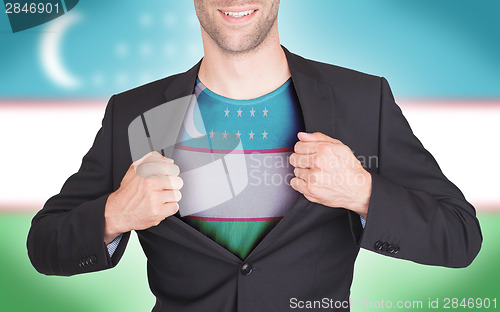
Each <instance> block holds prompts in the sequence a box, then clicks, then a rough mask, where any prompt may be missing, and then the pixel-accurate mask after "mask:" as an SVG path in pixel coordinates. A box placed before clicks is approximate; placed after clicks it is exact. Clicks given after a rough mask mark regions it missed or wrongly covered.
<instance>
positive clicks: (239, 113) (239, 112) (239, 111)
mask: <svg viewBox="0 0 500 312" xmlns="http://www.w3.org/2000/svg"><path fill="white" fill-rule="evenodd" d="M236 112H238V117H241V113H243V111H242V110H241V108H238V110H237V111H236Z"/></svg>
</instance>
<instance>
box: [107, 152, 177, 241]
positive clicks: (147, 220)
mask: <svg viewBox="0 0 500 312" xmlns="http://www.w3.org/2000/svg"><path fill="white" fill-rule="evenodd" d="M179 172H180V170H179V167H178V166H177V165H175V164H174V161H173V160H172V159H170V158H166V157H164V156H162V155H160V154H159V153H158V152H150V153H148V154H147V155H145V156H144V157H142V158H141V159H139V160H137V161H135V162H134V163H133V164H132V165H130V167H129V169H128V171H127V173H126V174H125V176H124V177H123V179H122V182H121V184H120V188H118V190H116V191H115V192H113V193H111V194H110V195H109V197H108V200H107V202H106V207H105V211H104V217H105V228H104V242H105V243H106V244H109V243H110V242H112V241H113V240H114V239H115V238H116V237H117V236H118V235H120V234H122V233H125V232H129V231H131V230H144V229H148V228H150V227H153V226H156V225H158V224H159V223H160V222H161V221H162V220H163V219H165V218H166V217H169V216H171V215H173V214H175V213H176V212H177V211H178V210H179V204H178V203H177V202H178V201H179V200H180V199H181V192H180V191H179V190H180V189H181V187H182V185H183V181H182V179H181V178H180V177H179V176H178V175H179Z"/></svg>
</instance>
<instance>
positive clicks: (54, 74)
mask: <svg viewBox="0 0 500 312" xmlns="http://www.w3.org/2000/svg"><path fill="white" fill-rule="evenodd" d="M80 20H81V16H80V15H79V14H77V13H74V12H71V14H65V15H63V16H61V17H58V18H57V19H55V20H54V21H52V22H51V23H49V24H48V27H47V28H46V33H44V34H43V35H42V38H41V42H40V59H41V63H42V68H43V69H44V71H45V73H46V74H47V76H48V77H49V78H50V79H51V80H52V81H53V82H54V83H56V84H57V85H58V86H60V87H63V88H68V89H74V88H77V87H79V86H80V84H81V81H80V80H79V79H78V78H76V77H75V76H73V75H71V74H70V73H69V71H68V70H67V69H66V68H65V67H64V65H63V64H62V62H61V60H62V57H61V43H62V39H63V37H64V34H65V33H66V31H67V30H68V29H69V28H70V27H71V26H72V25H74V24H75V23H77V22H78V21H80Z"/></svg>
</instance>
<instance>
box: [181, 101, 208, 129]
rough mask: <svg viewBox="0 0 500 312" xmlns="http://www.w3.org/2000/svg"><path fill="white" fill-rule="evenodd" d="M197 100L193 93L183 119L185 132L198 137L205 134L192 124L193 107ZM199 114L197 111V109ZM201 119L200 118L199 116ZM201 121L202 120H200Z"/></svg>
mask: <svg viewBox="0 0 500 312" xmlns="http://www.w3.org/2000/svg"><path fill="white" fill-rule="evenodd" d="M197 104H198V102H197V101H196V95H193V96H192V98H191V103H189V107H188V110H187V112H186V118H185V119H184V129H186V132H187V133H188V134H189V135H190V136H191V137H192V138H195V139H196V138H200V137H202V136H204V135H205V134H203V133H200V132H199V131H198V129H196V126H195V124H194V114H195V112H194V108H195V106H197ZM197 113H198V114H199V111H197ZM200 120H201V118H200ZM201 122H202V123H203V120H201Z"/></svg>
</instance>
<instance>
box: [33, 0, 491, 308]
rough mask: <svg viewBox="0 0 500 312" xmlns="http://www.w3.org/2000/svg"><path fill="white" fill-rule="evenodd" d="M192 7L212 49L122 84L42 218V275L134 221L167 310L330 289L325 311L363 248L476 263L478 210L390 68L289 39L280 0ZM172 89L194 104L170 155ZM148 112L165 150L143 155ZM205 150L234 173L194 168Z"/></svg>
mask: <svg viewBox="0 0 500 312" xmlns="http://www.w3.org/2000/svg"><path fill="white" fill-rule="evenodd" d="M194 4H195V9H196V14H197V16H198V19H199V22H200V25H201V34H202V39H203V46H204V57H203V59H202V60H201V61H200V62H199V63H198V64H196V65H195V66H194V67H193V68H191V69H190V70H188V71H187V72H185V73H182V74H179V75H175V76H171V77H167V78H165V79H162V80H159V81H155V82H152V83H150V84H147V85H144V86H141V87H139V88H136V89H133V90H130V91H127V92H124V93H121V94H117V95H114V96H113V97H112V98H111V99H110V101H109V103H108V106H107V108H106V112H105V116H104V118H103V122H102V128H101V129H100V131H99V132H98V134H97V136H96V139H95V141H94V144H93V146H92V147H91V149H90V150H89V152H88V153H87V155H85V157H84V158H83V161H82V165H81V167H80V169H79V171H78V172H77V173H76V174H74V175H73V176H71V177H70V178H69V179H68V180H67V181H66V183H65V184H64V186H63V188H62V190H61V192H60V193H59V194H58V195H55V196H54V197H52V198H50V199H49V200H48V201H47V202H46V204H45V205H44V207H43V209H42V210H41V211H40V212H38V214H37V215H36V216H35V217H34V219H33V222H32V226H31V229H30V233H29V235H28V252H29V256H30V259H31V261H32V263H33V265H34V267H35V268H36V269H37V270H38V271H39V272H41V273H44V274H49V275H74V274H81V273H86V272H93V271H98V270H104V269H109V268H112V267H114V266H115V265H116V264H117V263H118V262H119V260H120V258H121V256H122V255H123V252H124V250H125V247H126V244H127V241H128V239H129V236H130V231H132V230H135V231H136V232H137V234H138V237H139V240H140V242H141V245H142V248H143V250H144V252H145V254H146V256H147V258H148V278H149V283H150V287H151V290H152V292H153V294H154V295H155V296H156V298H157V300H156V304H155V306H154V308H153V311H289V310H295V309H294V308H295V307H294V303H296V302H297V300H300V301H302V302H314V301H320V300H323V299H324V298H327V299H328V300H329V301H328V302H330V303H331V305H329V306H328V307H324V306H322V307H317V308H318V309H319V310H325V309H327V310H348V309H349V306H348V305H346V304H345V303H346V302H347V301H348V298H349V292H350V286H351V282H352V274H353V267H354V261H355V259H356V256H357V254H358V251H359V248H360V247H363V248H365V249H367V250H371V251H374V252H377V253H380V254H384V255H387V256H391V257H395V258H400V259H406V260H411V261H414V262H417V263H422V264H430V265H441V266H446V267H465V266H468V265H469V264H470V263H471V262H472V261H473V259H474V258H475V256H476V255H477V253H478V252H479V249H480V246H481V242H482V236H481V231H480V227H479V223H478V220H477V219H476V217H475V210H474V207H472V206H471V205H470V204H469V203H468V202H467V201H466V200H465V198H464V196H463V195H462V193H461V192H460V190H459V189H458V188H457V187H456V186H455V185H454V184H452V183H451V182H450V181H449V180H448V179H447V178H446V177H445V176H444V175H443V173H442V172H441V170H440V169H439V167H438V165H437V163H436V161H435V160H434V158H433V157H432V156H431V154H430V153H429V152H428V151H426V150H425V149H424V147H423V146H422V144H421V143H420V142H419V140H418V139H417V138H416V137H415V136H414V135H413V133H412V131H411V129H410V127H409V125H408V123H407V122H406V120H405V118H404V117H403V115H402V113H401V111H400V109H399V108H398V106H397V105H396V104H395V102H394V99H393V96H392V93H391V91H390V88H389V85H388V83H387V81H386V80H385V79H384V78H381V77H376V76H371V75H367V74H363V73H359V72H356V71H353V70H349V69H345V68H341V67H336V66H332V65H328V64H323V63H319V62H315V61H311V60H307V59H304V58H302V57H300V56H298V55H295V54H293V53H291V52H289V51H288V50H287V49H286V48H284V47H282V46H281V45H280V41H279V34H278V22H277V16H278V8H279V0H272V1H271V0H269V1H264V0H260V1H259V0H248V1H229V0H195V1H194ZM192 96H194V97H195V99H196V101H194V102H193V101H182V100H181V101H179V99H184V98H186V97H187V98H189V97H192ZM165 103H167V104H168V103H176V104H175V105H174V106H172V105H171V106H168V107H169V109H170V107H173V108H172V109H177V110H178V111H181V112H185V113H183V114H181V115H182V116H181V120H183V123H182V125H180V126H179V127H176V129H175V131H172V130H169V131H166V132H168V133H164V134H162V135H164V136H171V137H174V138H176V139H177V140H175V141H174V142H176V143H177V144H176V145H175V147H174V149H173V151H172V153H166V154H165V153H163V154H164V155H162V152H163V151H162V149H163V148H164V147H165V146H156V145H155V144H156V143H155V141H154V136H155V135H154V134H153V131H152V130H151V129H152V127H151V120H152V119H151V118H153V117H156V118H158V116H160V117H161V118H160V120H162V121H163V122H162V123H161V124H164V125H165V127H167V128H168V126H169V125H171V124H174V123H175V120H177V119H178V118H176V119H172V118H171V117H169V115H165V119H162V118H163V116H162V115H161V114H153V113H152V112H158V107H164V106H162V105H165ZM193 103H195V104H193ZM193 105H194V106H193ZM169 118H170V119H169ZM139 121H140V124H141V125H143V126H144V129H145V130H144V131H143V130H141V131H143V132H144V133H143V137H144V138H145V139H147V140H149V143H150V145H149V146H150V147H153V148H152V150H155V151H152V152H148V151H147V150H145V151H144V152H142V153H136V152H134V150H135V143H134V142H136V141H134V140H133V139H131V137H133V136H135V134H134V135H131V133H133V131H132V130H131V129H135V128H134V127H133V125H134V124H135V123H136V122H139ZM165 129H166V128H165ZM157 130H158V129H156V130H155V131H157ZM131 131H132V132H131ZM134 131H135V130H134ZM171 132H174V133H171ZM141 133H142V132H141ZM179 138H182V139H179ZM141 142H147V141H144V140H142V141H141ZM230 142H232V143H231V144H230ZM228 144H229V145H228ZM145 146H147V143H146V145H145ZM228 146H231V148H228ZM207 154H209V155H210V156H211V157H212V156H213V157H215V156H217V157H219V158H217V157H215V158H214V159H218V160H217V162H216V161H214V165H213V166H214V167H215V166H216V164H217V163H218V164H222V163H223V164H224V166H223V167H221V168H223V170H222V171H219V172H222V173H220V174H196V173H195V170H192V171H189V170H187V168H189V167H190V164H191V163H192V162H195V161H196V160H197V159H200V158H199V157H202V156H203V155H207ZM238 155H242V157H243V158H236V157H237V156H238ZM235 159H242V160H243V162H242V163H244V164H246V167H245V168H246V169H245V170H246V171H244V172H243V173H241V171H237V170H239V169H241V167H240V166H237V167H238V168H237V169H234V168H233V167H234V166H231V164H234V163H235V162H236V160H235ZM368 159H376V162H375V163H372V162H367V161H365V160H368ZM285 164H289V165H285ZM206 167H208V166H206ZM204 168H205V167H204ZM234 170H236V171H234ZM188 171H189V172H188ZM190 172H192V174H190ZM198 172H200V171H198ZM213 172H217V171H213ZM235 172H239V173H238V174H235ZM245 173H247V174H245ZM269 176H272V177H274V178H275V179H274V180H271V181H279V183H264V181H267V180H264V178H267V177H269ZM276 177H278V178H279V179H278V178H276ZM221 181H223V182H224V183H226V184H224V183H222V182H221ZM228 181H229V182H228ZM256 182H258V183H256ZM242 185H243V187H242ZM224 187H227V190H226V191H224V192H225V193H224V192H223V190H222V189H223V188H224ZM226 195H227V196H226ZM224 196H226V197H224ZM221 198H225V199H224V200H220V199H221ZM208 203H211V204H208ZM200 207H202V208H203V209H199V208H200Z"/></svg>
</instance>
